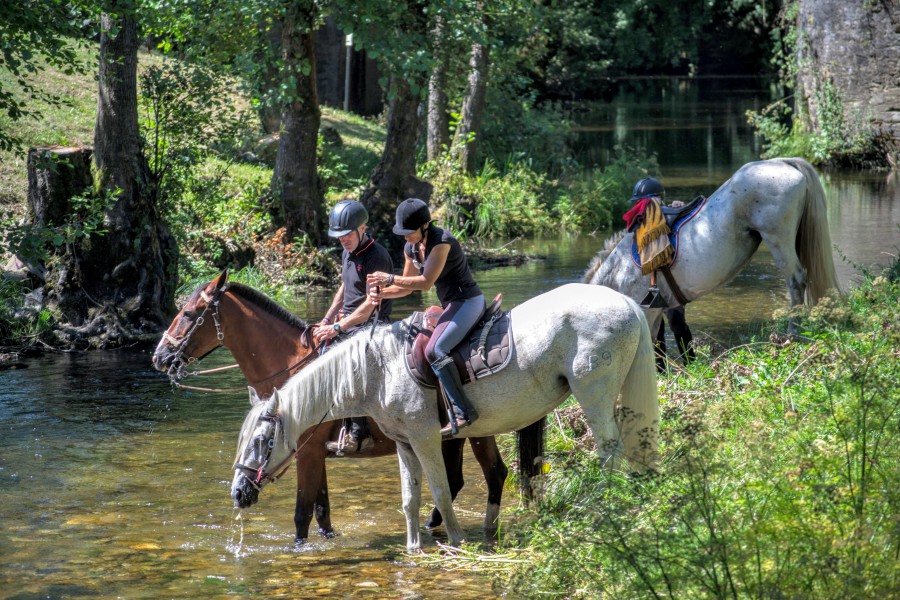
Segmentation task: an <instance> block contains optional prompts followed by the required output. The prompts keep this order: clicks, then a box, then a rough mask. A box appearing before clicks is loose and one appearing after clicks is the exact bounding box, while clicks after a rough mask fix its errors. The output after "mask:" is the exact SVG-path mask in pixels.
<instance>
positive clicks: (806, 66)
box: [797, 0, 900, 167]
mask: <svg viewBox="0 0 900 600" xmlns="http://www.w3.org/2000/svg"><path fill="white" fill-rule="evenodd" d="M798 1H799V15H798V26H799V30H800V36H799V44H798V58H799V65H800V73H799V77H798V87H797V92H798V103H800V104H799V107H801V108H804V109H805V112H806V115H805V116H806V117H807V118H808V122H809V124H810V125H812V127H813V128H817V125H818V115H817V114H816V107H815V106H813V105H811V103H810V102H809V99H810V98H811V97H813V93H814V91H815V90H816V89H817V87H818V86H820V85H821V83H822V82H823V81H827V80H829V79H830V80H831V81H832V82H833V83H834V84H835V86H836V87H837V89H838V90H839V91H840V93H841V95H842V97H843V100H844V112H845V117H847V118H849V119H853V118H860V117H861V118H862V119H864V120H865V121H867V122H868V123H870V124H871V125H872V126H873V128H874V130H875V132H876V133H877V134H880V135H883V136H884V137H885V138H886V139H887V144H888V148H889V150H890V151H891V152H892V155H893V156H891V157H889V159H890V160H892V161H893V162H892V164H893V165H894V166H895V167H900V2H898V0H798Z"/></svg>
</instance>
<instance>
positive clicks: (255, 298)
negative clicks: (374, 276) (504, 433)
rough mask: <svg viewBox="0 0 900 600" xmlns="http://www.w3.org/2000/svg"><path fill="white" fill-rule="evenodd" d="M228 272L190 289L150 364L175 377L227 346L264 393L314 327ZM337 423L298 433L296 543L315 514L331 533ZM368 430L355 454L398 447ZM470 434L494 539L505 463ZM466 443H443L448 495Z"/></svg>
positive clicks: (293, 366)
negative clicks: (366, 447)
mask: <svg viewBox="0 0 900 600" xmlns="http://www.w3.org/2000/svg"><path fill="white" fill-rule="evenodd" d="M227 278H228V272H227V271H225V272H223V273H222V274H221V275H219V276H218V277H217V278H216V279H214V280H213V281H211V282H210V283H208V284H206V285H202V286H200V287H199V288H197V289H196V290H195V291H194V293H193V294H192V295H191V297H190V298H189V299H188V301H187V303H186V304H185V306H184V308H182V309H181V312H179V313H178V315H176V317H175V319H174V320H173V321H172V323H171V325H169V328H168V330H166V332H165V333H164V334H163V337H162V339H161V340H160V342H159V345H158V346H157V348H156V352H154V354H153V366H154V367H156V369H157V370H159V371H166V372H167V373H168V374H169V377H170V378H172V380H173V382H176V383H177V382H178V381H179V380H180V379H181V378H182V377H183V376H184V368H185V367H186V366H187V365H188V364H190V363H193V362H195V361H197V360H200V359H202V358H203V357H204V356H206V355H207V354H209V353H210V352H212V351H213V350H215V349H216V348H218V347H220V346H224V347H226V348H228V350H229V351H231V354H232V355H233V356H234V359H235V361H236V362H237V364H238V367H239V368H240V369H241V372H242V373H243V374H244V377H245V378H246V379H247V381H248V382H249V383H250V385H251V386H252V387H253V388H254V389H255V390H256V392H257V394H259V396H261V397H266V396H269V395H270V394H271V393H272V391H273V390H275V389H276V388H278V387H280V386H281V385H283V384H284V383H285V382H286V381H287V380H288V378H290V376H291V375H293V374H294V373H296V372H297V371H298V370H300V369H301V368H303V367H304V366H305V365H307V364H309V363H310V362H311V361H312V360H314V359H315V358H316V357H317V356H318V352H317V349H316V348H315V344H314V343H313V341H312V336H311V326H310V325H309V324H307V323H306V322H305V321H304V320H303V319H300V318H298V317H296V316H294V315H292V314H291V313H290V312H288V311H287V310H285V309H284V308H283V307H281V306H279V305H278V304H276V303H275V302H274V301H273V300H271V299H270V298H268V297H266V296H265V295H263V294H261V293H260V292H258V291H256V290H254V289H252V288H249V287H247V286H245V285H241V284H239V283H227ZM362 335H365V333H363V334H362ZM340 428H341V421H332V422H329V423H322V424H321V426H316V427H313V428H311V429H309V430H308V431H306V432H305V433H304V434H303V435H302V436H301V437H300V440H299V445H298V447H302V448H303V451H302V452H298V453H297V506H296V509H295V512H294V524H295V525H296V527H297V538H296V540H297V542H298V543H302V542H303V541H305V540H306V538H307V537H308V535H309V525H310V523H311V521H312V517H313V515H315V517H316V521H317V522H318V525H319V533H320V534H321V535H323V536H325V537H332V536H334V535H335V533H334V529H333V527H332V525H331V509H330V505H329V495H328V480H327V478H326V472H325V459H326V458H327V457H328V456H329V452H328V450H326V448H325V443H326V442H327V441H328V440H332V439H337V438H338V435H339V432H340ZM369 429H370V431H371V433H372V435H373V437H374V439H375V447H374V448H373V449H372V450H370V451H367V452H365V453H362V454H359V455H358V457H359V458H366V457H375V456H384V455H387V454H393V453H396V452H397V446H396V444H395V443H394V441H393V440H391V439H390V438H388V437H387V436H385V435H384V433H383V432H382V431H381V429H380V428H379V427H378V424H377V423H375V421H373V420H372V419H369ZM470 441H471V444H472V452H473V453H474V454H475V457H476V459H477V460H478V463H479V464H480V465H481V469H482V471H483V472H484V478H485V481H486V482H487V486H488V500H487V509H486V511H485V517H484V529H485V534H486V535H487V536H488V537H489V538H492V537H495V536H496V534H497V516H498V515H499V512H500V498H501V495H502V493H503V484H504V482H505V481H506V476H507V468H506V465H505V464H504V462H503V458H502V457H501V456H500V450H499V448H497V442H496V440H495V439H494V438H493V437H482V438H470ZM464 444H465V440H464V439H452V440H448V441H446V442H444V444H443V448H442V450H443V455H444V464H445V465H446V468H447V477H448V479H449V480H450V487H451V493H452V497H453V498H456V494H457V493H458V492H459V490H460V489H462V487H463V483H464V482H463V474H462V457H463V446H464ZM344 460H346V459H344ZM442 522H443V517H442V516H441V514H440V512H439V511H438V510H437V508H435V509H434V510H433V511H432V513H431V516H430V517H429V519H428V521H427V523H426V527H429V528H433V527H437V526H438V525H440V524H441V523H442Z"/></svg>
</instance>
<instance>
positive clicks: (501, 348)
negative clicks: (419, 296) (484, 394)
mask: <svg viewBox="0 0 900 600" xmlns="http://www.w3.org/2000/svg"><path fill="white" fill-rule="evenodd" d="M432 308H434V307H432ZM430 310H431V309H429V311H430ZM429 311H426V312H424V313H423V312H415V313H413V315H412V317H411V318H410V325H409V330H408V332H407V336H406V341H405V345H404V354H405V359H406V360H404V364H405V365H406V372H407V373H409V374H410V376H411V377H412V378H413V379H415V380H416V381H417V382H418V383H419V384H420V385H422V386H424V387H427V388H434V387H437V378H436V377H435V375H434V372H433V371H432V370H431V369H430V368H429V366H428V361H427V360H426V359H425V347H426V346H427V345H428V341H429V339H430V338H431V333H432V329H433V327H434V322H436V321H437V317H438V316H440V309H438V311H437V313H431V314H429ZM428 320H430V321H431V322H430V323H429V322H428ZM479 325H481V324H479ZM485 327H486V324H485V325H482V326H480V327H478V326H476V327H475V328H474V329H473V330H472V331H471V333H470V334H469V338H468V339H467V340H466V341H464V342H463V343H462V344H460V345H459V346H457V347H456V348H455V349H454V350H453V352H452V353H451V356H452V358H453V363H454V364H455V365H456V368H457V370H458V371H459V376H460V379H461V380H462V382H463V383H464V384H465V383H470V382H471V381H473V380H475V379H481V378H484V377H487V376H489V375H493V374H494V373H497V372H498V371H500V370H502V369H503V368H504V367H506V366H507V365H508V364H509V361H510V359H511V358H512V354H513V351H514V348H513V343H512V323H511V319H510V313H509V311H504V312H503V313H500V315H499V316H498V318H497V319H496V320H495V321H494V322H493V324H491V326H490V329H489V330H488V332H487V336H486V338H485V343H484V348H483V350H482V349H480V348H479V346H480V345H481V338H482V337H483V334H482V332H483V331H484V328H485Z"/></svg>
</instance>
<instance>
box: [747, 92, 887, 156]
mask: <svg viewBox="0 0 900 600" xmlns="http://www.w3.org/2000/svg"><path fill="white" fill-rule="evenodd" d="M812 103H813V104H814V105H815V106H816V119H817V123H818V127H817V129H816V130H815V131H810V130H809V129H808V128H807V127H806V126H805V125H804V123H803V121H802V120H800V119H796V118H795V119H792V118H791V116H792V113H793V110H792V109H791V107H790V106H788V105H787V104H786V103H785V102H784V101H779V102H776V103H774V104H771V105H769V106H768V107H766V108H764V109H763V110H761V111H759V112H754V111H748V112H747V121H748V122H749V123H750V124H751V125H753V126H754V127H755V128H756V130H757V132H758V133H759V134H760V135H762V136H763V138H764V139H765V140H766V143H765V151H764V152H763V154H762V157H763V158H774V157H777V156H801V157H803V158H806V159H807V160H809V161H810V162H811V163H813V164H816V165H822V164H832V165H845V166H866V165H868V164H871V163H873V162H877V156H878V154H879V149H878V140H877V139H876V136H875V135H874V133H873V131H872V128H871V126H870V125H868V124H866V122H865V120H864V119H863V118H862V116H860V115H857V116H856V117H853V118H850V117H848V116H847V115H846V111H845V104H844V101H843V99H842V98H841V94H840V92H839V91H838V89H837V88H836V87H835V86H834V83H833V82H832V81H831V79H824V80H822V82H821V84H820V85H819V86H818V87H817V88H816V90H815V92H814V98H813V99H812Z"/></svg>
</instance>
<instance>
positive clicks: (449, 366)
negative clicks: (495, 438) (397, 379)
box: [431, 356, 478, 437]
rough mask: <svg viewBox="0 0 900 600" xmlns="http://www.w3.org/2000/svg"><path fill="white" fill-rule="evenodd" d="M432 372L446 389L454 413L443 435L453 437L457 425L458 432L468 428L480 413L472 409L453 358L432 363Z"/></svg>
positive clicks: (440, 359) (443, 430)
mask: <svg viewBox="0 0 900 600" xmlns="http://www.w3.org/2000/svg"><path fill="white" fill-rule="evenodd" d="M431 370H432V371H434V374H435V375H437V378H438V381H440V382H441V387H443V388H444V394H445V395H446V396H447V400H448V401H449V403H450V407H451V410H452V413H453V414H452V415H451V420H450V423H448V424H447V426H446V427H444V428H443V429H441V435H442V436H445V437H447V436H451V435H453V434H454V424H455V425H456V427H455V429H456V430H459V429H462V428H463V427H467V426H468V425H469V424H470V423H472V422H474V421H475V419H477V418H478V413H476V412H475V409H474V408H472V405H471V403H470V402H469V398H468V397H467V396H466V393H465V392H464V391H463V387H462V381H461V380H460V378H459V371H457V369H456V365H454V364H453V359H452V358H450V357H449V356H444V357H443V358H439V359H438V360H436V361H434V362H433V363H431Z"/></svg>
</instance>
